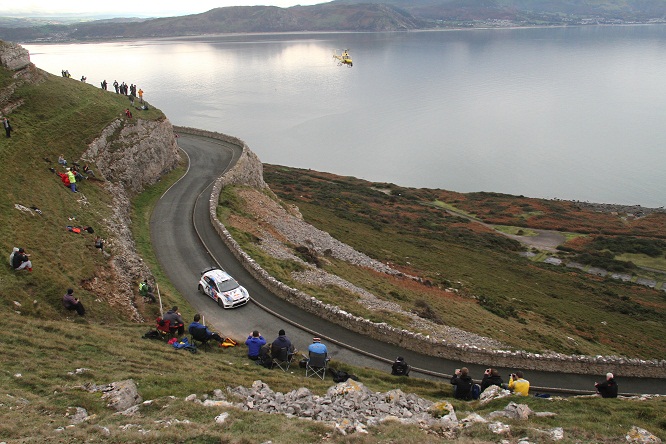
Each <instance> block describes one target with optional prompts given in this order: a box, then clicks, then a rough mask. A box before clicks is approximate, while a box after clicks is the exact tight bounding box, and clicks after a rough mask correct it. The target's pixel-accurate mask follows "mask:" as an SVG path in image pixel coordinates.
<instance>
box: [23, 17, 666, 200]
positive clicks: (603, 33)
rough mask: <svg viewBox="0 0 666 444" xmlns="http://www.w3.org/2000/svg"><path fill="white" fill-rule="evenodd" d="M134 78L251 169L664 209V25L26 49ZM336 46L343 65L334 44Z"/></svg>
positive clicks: (72, 66)
mask: <svg viewBox="0 0 666 444" xmlns="http://www.w3.org/2000/svg"><path fill="white" fill-rule="evenodd" d="M25 47H26V48H27V49H28V50H29V51H30V54H31V59H32V61H33V62H34V63H35V64H36V65H37V66H38V67H40V68H42V69H45V70H46V71H49V72H51V73H54V74H56V75H60V72H61V70H62V69H68V70H69V71H70V73H71V74H72V76H73V77H74V78H80V77H81V75H85V76H87V78H88V83H91V84H93V85H94V86H99V83H100V82H101V81H102V80H103V79H106V80H107V82H108V83H109V84H111V83H112V82H113V81H114V79H117V80H118V81H119V82H122V81H125V82H127V83H128V84H130V83H136V84H137V85H138V86H139V87H140V88H142V89H143V90H144V91H145V97H146V99H147V100H148V101H149V102H150V103H152V104H154V105H155V106H157V107H159V108H160V109H162V110H163V111H164V112H165V113H166V114H167V116H168V117H169V119H170V120H171V121H172V122H173V123H174V124H176V125H184V126H192V127H198V128H203V129H208V130H213V131H220V132H224V133H228V134H232V135H235V136H237V137H240V138H241V139H243V140H245V141H246V142H247V143H248V145H249V146H250V148H251V149H252V150H253V151H255V152H256V153H257V154H258V155H259V157H260V159H261V160H262V161H263V162H267V163H277V164H282V165H289V166H294V167H301V168H312V169H315V170H321V171H329V172H333V173H337V174H342V175H350V176H356V177H360V178H364V179H368V180H373V181H381V182H393V183H396V184H398V185H403V186H413V187H426V188H443V189H449V190H454V191H460V192H468V191H495V192H503V193H509V194H517V195H525V196H530V197H545V198H561V199H573V200H587V201H593V202H604V203H621V204H641V205H644V206H651V207H660V206H663V205H665V204H666V131H665V128H666V101H665V98H666V81H665V79H666V27H664V26H626V27H583V28H557V29H504V30H466V31H446V32H410V33H358V34H353V33H352V34H349V33H344V34H292V35H243V36H222V37H218V36H216V37H204V38H202V37H197V38H191V39H176V40H154V41H134V42H113V43H95V44H75V45H25ZM345 48H349V50H350V53H351V55H352V57H353V59H354V66H353V68H347V67H344V66H338V65H337V64H336V63H335V61H334V60H333V58H332V53H333V50H334V49H337V50H338V52H339V50H341V49H345Z"/></svg>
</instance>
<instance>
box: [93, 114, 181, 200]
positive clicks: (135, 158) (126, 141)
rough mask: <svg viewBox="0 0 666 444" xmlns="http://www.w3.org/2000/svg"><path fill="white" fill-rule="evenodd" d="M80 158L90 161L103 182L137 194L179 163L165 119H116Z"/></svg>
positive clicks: (172, 136) (169, 124) (176, 146)
mask: <svg viewBox="0 0 666 444" xmlns="http://www.w3.org/2000/svg"><path fill="white" fill-rule="evenodd" d="M82 158H84V159H86V160H89V161H91V162H94V163H95V164H96V165H97V167H98V168H99V170H100V172H102V174H103V175H104V177H105V178H106V179H107V180H110V181H111V182H114V183H118V184H120V185H122V187H123V188H124V189H125V190H126V191H127V192H129V193H130V194H135V193H138V192H141V191H142V190H143V189H144V188H145V187H146V186H148V185H152V184H154V183H155V182H156V181H157V180H158V179H159V178H160V176H161V175H162V174H164V173H165V172H167V171H170V170H172V169H173V168H174V167H175V166H176V165H177V164H178V161H179V159H180V158H179V156H178V145H177V144H176V139H175V138H174V135H173V127H172V126H171V122H169V120H167V119H164V120H162V121H157V122H155V121H147V120H141V119H137V120H134V121H132V122H129V121H125V120H116V121H115V122H113V123H112V124H111V125H110V126H108V127H107V128H106V129H105V130H104V131H103V132H102V134H101V135H100V137H99V138H97V139H96V140H95V141H93V142H92V143H91V144H90V146H89V147H88V150H86V152H85V153H84V154H83V156H82Z"/></svg>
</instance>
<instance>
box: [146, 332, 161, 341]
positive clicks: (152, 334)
mask: <svg viewBox="0 0 666 444" xmlns="http://www.w3.org/2000/svg"><path fill="white" fill-rule="evenodd" d="M142 338H143V339H161V338H160V332H158V331H157V330H149V331H147V332H146V334H145V335H143V336H142Z"/></svg>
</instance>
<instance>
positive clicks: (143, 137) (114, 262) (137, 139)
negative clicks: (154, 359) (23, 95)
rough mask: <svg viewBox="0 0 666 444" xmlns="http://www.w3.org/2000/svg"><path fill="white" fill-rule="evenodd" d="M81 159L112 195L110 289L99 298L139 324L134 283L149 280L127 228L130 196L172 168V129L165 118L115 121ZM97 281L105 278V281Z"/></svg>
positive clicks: (175, 152) (175, 148) (174, 148)
mask: <svg viewBox="0 0 666 444" xmlns="http://www.w3.org/2000/svg"><path fill="white" fill-rule="evenodd" d="M81 158H82V159H84V160H86V161H88V162H91V163H94V164H95V165H97V167H98V171H99V173H100V177H102V178H104V179H106V180H107V182H106V189H107V191H108V192H109V194H110V195H111V196H112V197H113V201H112V205H111V207H112V209H113V212H112V214H111V216H110V217H108V218H106V219H104V220H103V223H104V225H105V226H106V229H107V230H108V232H109V233H110V236H109V239H107V247H108V248H109V249H110V250H112V251H113V256H112V259H111V267H112V271H111V272H112V278H111V279H112V281H113V291H111V292H106V293H105V294H104V295H100V297H101V298H103V299H105V300H106V301H107V302H108V303H109V305H111V306H114V307H116V308H117V309H119V310H120V311H123V312H125V313H126V314H127V316H128V318H129V319H131V320H133V321H136V322H142V321H143V320H144V319H143V317H142V316H141V314H140V312H139V311H138V310H137V308H136V306H135V304H134V297H135V295H134V290H135V289H136V286H137V284H136V283H137V282H138V281H140V280H143V279H148V280H149V282H150V283H151V284H152V283H153V282H154V279H153V278H152V277H151V276H152V274H151V272H150V268H149V267H148V266H147V265H145V264H144V263H143V261H142V259H141V257H140V256H139V254H138V253H137V251H136V245H135V243H134V238H133V237H132V231H131V229H130V226H131V217H130V215H131V202H130V196H132V195H133V194H136V193H138V192H140V191H142V190H143V189H144V188H145V187H146V186H148V185H152V184H154V183H155V182H157V181H158V180H159V178H160V177H161V176H162V175H163V174H164V173H166V172H168V171H170V170H172V169H173V168H174V167H175V166H176V165H177V164H178V162H179V160H180V157H179V155H178V145H177V144H176V139H175V137H174V134H173V128H172V126H171V123H170V122H169V121H168V120H167V119H163V120H161V121H147V120H141V119H138V120H135V121H132V122H128V121H125V120H116V121H115V122H113V123H112V124H111V125H109V126H108V127H107V128H106V129H105V130H104V131H102V134H101V135H100V137H98V138H97V139H96V140H94V141H93V142H92V143H91V144H90V145H89V147H88V149H87V150H86V152H85V153H84V154H83V155H82V156H81ZM100 279H103V280H109V277H108V276H107V277H106V278H103V277H100ZM153 286H154V285H153ZM94 288H99V286H98V285H92V286H91V290H93V289H94Z"/></svg>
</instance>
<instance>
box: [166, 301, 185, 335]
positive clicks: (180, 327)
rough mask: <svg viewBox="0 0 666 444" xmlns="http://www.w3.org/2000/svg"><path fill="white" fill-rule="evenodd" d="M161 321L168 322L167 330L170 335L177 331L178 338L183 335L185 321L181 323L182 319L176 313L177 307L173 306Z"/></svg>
mask: <svg viewBox="0 0 666 444" xmlns="http://www.w3.org/2000/svg"><path fill="white" fill-rule="evenodd" d="M162 319H163V320H165V321H169V325H170V327H169V328H170V329H171V332H172V333H175V332H176V331H178V336H183V333H185V321H183V317H182V316H181V315H180V313H179V312H178V307H177V306H175V305H174V306H173V308H172V309H171V310H169V311H167V312H166V313H164V316H162Z"/></svg>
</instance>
